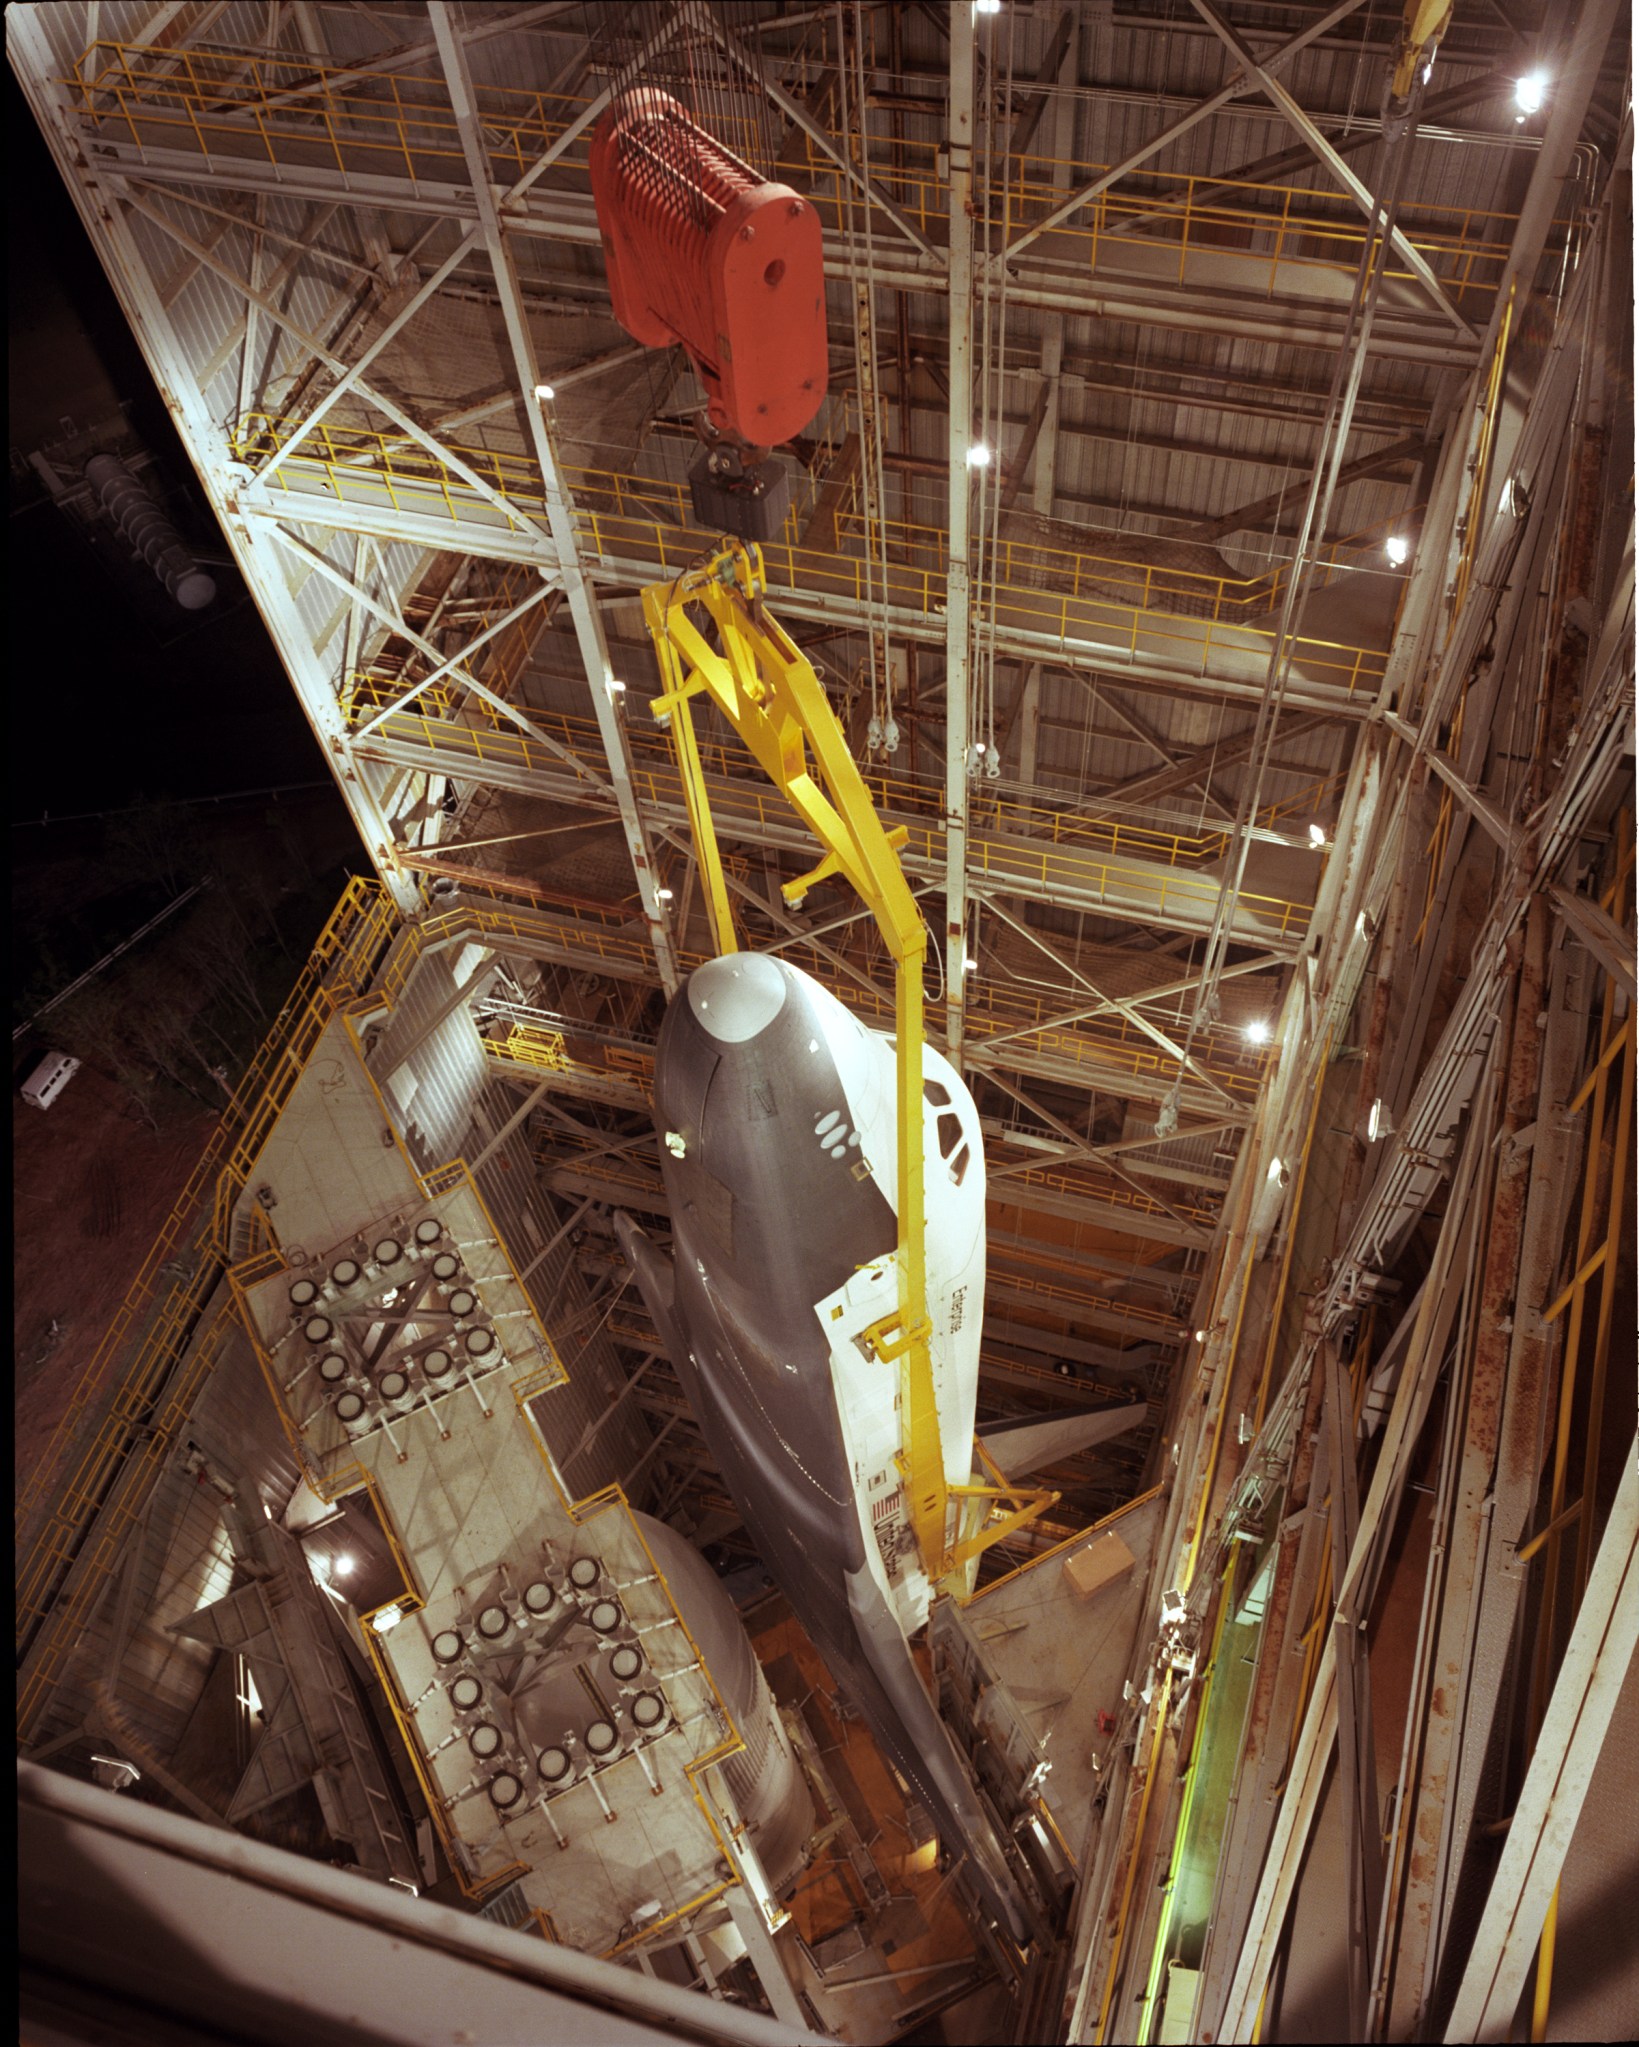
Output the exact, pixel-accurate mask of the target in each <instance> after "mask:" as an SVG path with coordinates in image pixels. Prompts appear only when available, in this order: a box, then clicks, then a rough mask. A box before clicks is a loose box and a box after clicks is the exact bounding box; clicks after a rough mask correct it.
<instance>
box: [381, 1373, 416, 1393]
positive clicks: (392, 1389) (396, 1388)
mask: <svg viewBox="0 0 1639 2047" xmlns="http://www.w3.org/2000/svg"><path fill="white" fill-rule="evenodd" d="M376 1384H377V1388H378V1390H379V1391H380V1394H381V1397H382V1399H383V1400H402V1399H403V1398H404V1396H405V1394H406V1393H408V1392H409V1390H410V1382H409V1379H408V1377H407V1376H406V1375H405V1374H404V1373H403V1372H383V1373H382V1375H381V1377H380V1379H379V1380H377V1382H376Z"/></svg>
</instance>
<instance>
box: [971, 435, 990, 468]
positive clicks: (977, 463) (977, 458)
mask: <svg viewBox="0 0 1639 2047" xmlns="http://www.w3.org/2000/svg"><path fill="white" fill-rule="evenodd" d="M967 466H968V467H969V469H987V468H988V467H989V466H990V450H989V449H988V448H987V447H986V446H985V444H984V442H983V441H975V442H974V443H973V445H972V447H971V448H969V449H968V451H967Z"/></svg>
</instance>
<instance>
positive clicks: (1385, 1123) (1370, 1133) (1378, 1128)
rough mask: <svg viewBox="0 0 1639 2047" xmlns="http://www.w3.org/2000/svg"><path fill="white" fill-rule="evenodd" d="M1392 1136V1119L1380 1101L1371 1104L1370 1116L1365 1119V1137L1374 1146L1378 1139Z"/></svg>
mask: <svg viewBox="0 0 1639 2047" xmlns="http://www.w3.org/2000/svg"><path fill="white" fill-rule="evenodd" d="M1393 1135H1394V1119H1393V1118H1392V1117H1391V1116H1390V1114H1389V1112H1388V1110H1387V1109H1386V1108H1385V1107H1384V1106H1383V1104H1382V1102H1381V1101H1375V1102H1373V1103H1372V1111H1371V1114H1370V1115H1369V1116H1368V1117H1367V1118H1366V1136H1367V1137H1368V1138H1369V1139H1370V1141H1371V1142H1372V1143H1373V1144H1376V1142H1377V1141H1378V1139H1379V1138H1380V1137H1392V1136H1393Z"/></svg>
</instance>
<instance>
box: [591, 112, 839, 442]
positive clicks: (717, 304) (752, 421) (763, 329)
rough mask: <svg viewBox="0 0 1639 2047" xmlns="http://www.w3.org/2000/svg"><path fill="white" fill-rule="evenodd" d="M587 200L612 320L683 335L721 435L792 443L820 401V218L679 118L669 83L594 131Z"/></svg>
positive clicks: (660, 335) (633, 329) (655, 334)
mask: <svg viewBox="0 0 1639 2047" xmlns="http://www.w3.org/2000/svg"><path fill="white" fill-rule="evenodd" d="M592 196H593V199H594V201H595V203H596V206H597V216H598V231H599V233H600V234H601V235H602V237H603V258H604V263H605V265H606V266H607V269H608V274H609V297H610V300H611V302H612V304H613V307H614V314H615V318H616V319H617V320H618V321H619V322H620V324H621V326H622V327H624V328H625V330H626V332H627V333H628V334H630V335H631V337H632V339H633V340H634V341H641V342H642V343H643V344H644V345H645V346H646V347H649V348H661V347H665V346H667V345H669V344H670V343H671V342H674V341H680V342H681V343H682V344H683V346H684V348H686V349H687V350H688V353H689V357H690V360H691V361H692V362H693V364H694V367H695V369H696V370H697V371H698V373H699V376H700V380H701V382H702V383H703V384H704V386H705V389H706V394H707V399H708V405H707V410H708V412H709V414H710V417H711V422H712V425H713V426H715V427H716V428H717V430H718V431H719V433H723V434H731V435H734V436H736V437H737V438H738V439H740V440H741V441H744V442H746V443H748V444H750V445H751V446H753V447H758V448H768V447H772V446H774V444H775V443H776V442H779V441H785V440H789V439H790V438H791V436H792V435H793V434H796V433H800V432H801V431H802V429H803V428H804V427H805V426H806V425H807V424H808V422H809V421H810V420H811V419H812V418H813V416H814V414H815V413H816V412H818V410H819V408H820V405H821V402H822V401H823V399H824V397H825V385H826V344H825V258H824V249H823V245H822V240H821V235H820V223H819V216H818V215H817V214H816V213H815V211H814V209H813V207H812V206H811V205H810V204H809V203H808V201H807V200H806V199H804V198H802V197H801V196H800V195H799V194H797V193H796V192H793V191H792V190H791V188H790V186H789V185H773V184H765V183H764V182H763V180H762V179H761V178H759V177H758V175H757V173H756V172H755V171H754V170H752V169H751V167H750V165H749V164H743V163H741V161H740V159H739V158H738V157H737V156H735V155H733V154H732V153H731V152H730V151H729V150H726V149H725V148H724V147H723V146H722V144H721V143H720V142H717V141H715V140H714V139H713V138H712V137H711V136H710V135H708V134H707V133H706V131H705V130H704V129H703V128H700V127H698V126H696V124H695V123H694V122H693V121H691V120H690V119H689V116H688V114H687V113H686V112H685V110H684V109H683V107H682V106H681V105H680V104H679V103H678V102H677V101H676V100H675V99H673V98H672V97H671V95H670V94H669V93H665V92H660V91H658V90H657V89H656V88H655V87H653V86H640V87H638V88H637V89H636V90H634V91H631V92H626V93H622V94H621V96H620V97H619V98H618V99H617V100H616V101H615V103H614V105H613V106H611V107H610V109H609V111H608V112H607V113H606V114H605V115H604V116H603V118H602V120H601V121H599V123H598V125H597V127H596V129H595V130H594V132H593V135H592Z"/></svg>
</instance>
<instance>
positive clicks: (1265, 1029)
mask: <svg viewBox="0 0 1639 2047" xmlns="http://www.w3.org/2000/svg"><path fill="white" fill-rule="evenodd" d="M1244 1036H1245V1038H1246V1042H1247V1043H1248V1044H1249V1045H1267V1044H1268V1042H1269V1024H1268V1022H1267V1020H1266V1019H1265V1018H1263V1017H1261V1016H1255V1017H1254V1018H1253V1019H1252V1021H1251V1022H1250V1023H1249V1024H1248V1025H1247V1027H1246V1030H1245V1033H1244Z"/></svg>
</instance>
